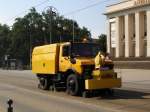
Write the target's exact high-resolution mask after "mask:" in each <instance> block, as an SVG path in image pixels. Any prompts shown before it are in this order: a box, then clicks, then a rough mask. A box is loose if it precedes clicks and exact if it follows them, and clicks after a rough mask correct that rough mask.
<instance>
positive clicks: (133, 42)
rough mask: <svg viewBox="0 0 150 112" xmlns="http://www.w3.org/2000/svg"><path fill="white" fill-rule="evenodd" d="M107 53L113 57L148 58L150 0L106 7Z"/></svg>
mask: <svg viewBox="0 0 150 112" xmlns="http://www.w3.org/2000/svg"><path fill="white" fill-rule="evenodd" d="M106 16H107V29H108V31H107V37H108V38H107V51H108V52H109V53H110V54H111V55H112V56H114V57H117V58H119V57H126V58H128V57H150V0H122V2H120V3H117V4H113V5H110V6H107V10H106Z"/></svg>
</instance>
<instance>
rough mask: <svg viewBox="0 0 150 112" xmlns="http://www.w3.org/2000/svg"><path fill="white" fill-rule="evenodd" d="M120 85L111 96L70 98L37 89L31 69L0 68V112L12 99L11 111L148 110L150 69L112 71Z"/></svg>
mask: <svg viewBox="0 0 150 112" xmlns="http://www.w3.org/2000/svg"><path fill="white" fill-rule="evenodd" d="M116 71H117V72H118V73H119V75H120V76H121V77H122V79H123V87H122V88H121V89H116V90H115V96H113V97H110V96H107V95H100V96H95V97H93V98H87V99H85V98H82V97H73V96H69V95H67V94H66V93H65V92H56V93H54V92H51V91H43V90H39V89H38V88H37V83H38V81H37V78H36V76H35V75H33V74H32V73H31V71H10V70H9V71H5V70H0V112H6V108H7V105H6V101H7V99H9V98H12V99H13V100H14V105H13V106H14V112H70V111H71V112H149V111H150V70H129V69H124V70H116Z"/></svg>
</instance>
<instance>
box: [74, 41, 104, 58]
mask: <svg viewBox="0 0 150 112" xmlns="http://www.w3.org/2000/svg"><path fill="white" fill-rule="evenodd" d="M99 51H102V50H101V49H100V45H99V44H95V43H73V44H72V53H73V54H74V56H75V57H78V56H79V57H95V56H96V55H97V53H98V52H99Z"/></svg>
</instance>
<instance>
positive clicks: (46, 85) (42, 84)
mask: <svg viewBox="0 0 150 112" xmlns="http://www.w3.org/2000/svg"><path fill="white" fill-rule="evenodd" d="M39 80H40V84H39V88H41V89H43V90H49V87H50V81H49V79H48V78H44V77H41V78H40V79H39Z"/></svg>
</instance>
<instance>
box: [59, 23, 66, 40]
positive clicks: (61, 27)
mask: <svg viewBox="0 0 150 112" xmlns="http://www.w3.org/2000/svg"><path fill="white" fill-rule="evenodd" d="M57 27H58V28H59V29H60V38H59V40H60V42H61V41H62V38H61V35H62V34H63V31H66V30H67V28H66V27H65V26H62V25H61V24H60V23H58V24H57ZM61 32H62V34H61Z"/></svg>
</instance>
